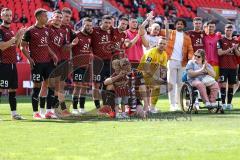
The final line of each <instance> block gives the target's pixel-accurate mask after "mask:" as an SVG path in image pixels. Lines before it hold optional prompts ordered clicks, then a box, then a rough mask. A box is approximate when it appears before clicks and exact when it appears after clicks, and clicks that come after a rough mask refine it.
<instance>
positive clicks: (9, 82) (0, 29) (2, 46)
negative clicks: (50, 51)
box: [0, 8, 25, 120]
mask: <svg viewBox="0 0 240 160" xmlns="http://www.w3.org/2000/svg"><path fill="white" fill-rule="evenodd" d="M1 19H2V20H3V22H2V24H1V25H0V95H1V94H2V91H3V89H8V96H9V105H10V108H11V115H12V119H13V120H23V119H24V118H23V117H22V116H21V115H19V114H18V113H17V100H16V89H17V88H18V74H17V67H16V63H17V54H16V53H17V52H16V47H17V46H18V44H19V42H20V40H21V38H22V35H23V33H24V31H25V28H21V29H20V30H19V31H18V32H17V33H16V34H15V36H14V32H13V31H12V30H11V29H10V25H11V23H12V11H11V10H10V9H8V8H3V9H2V11H1ZM0 98H1V97H0Z"/></svg>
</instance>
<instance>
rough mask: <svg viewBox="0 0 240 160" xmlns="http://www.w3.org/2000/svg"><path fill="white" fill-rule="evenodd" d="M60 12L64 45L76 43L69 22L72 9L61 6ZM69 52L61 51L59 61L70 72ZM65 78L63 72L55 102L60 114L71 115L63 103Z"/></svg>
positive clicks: (66, 71) (67, 50)
mask: <svg viewBox="0 0 240 160" xmlns="http://www.w3.org/2000/svg"><path fill="white" fill-rule="evenodd" d="M62 14H63V19H62V25H61V29H64V30H65V31H66V32H67V35H66V45H71V43H74V44H76V43H75V42H77V39H75V40H74V31H73V27H72V26H71V24H70V22H71V17H72V11H71V9H70V8H63V9H62ZM73 40H74V41H73ZM68 48H69V47H68ZM70 53H71V52H70V50H69V49H66V50H64V52H62V55H61V62H60V63H61V64H63V65H62V68H64V70H65V73H69V72H70V68H69V65H68V60H69V59H70V58H72V56H71V54H70ZM66 78H67V74H65V76H64V77H62V78H61V79H60V88H59V92H58V93H59V94H58V96H55V103H59V104H60V107H61V110H62V111H63V112H62V114H63V115H64V116H69V115H71V113H70V112H69V111H68V110H67V106H66V103H65V95H64V86H65V80H66ZM58 101H59V102H58Z"/></svg>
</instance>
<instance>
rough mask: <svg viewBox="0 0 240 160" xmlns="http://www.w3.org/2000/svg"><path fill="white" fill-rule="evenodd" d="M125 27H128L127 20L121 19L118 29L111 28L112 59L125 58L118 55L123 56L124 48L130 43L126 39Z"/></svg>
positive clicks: (125, 18)
mask: <svg viewBox="0 0 240 160" xmlns="http://www.w3.org/2000/svg"><path fill="white" fill-rule="evenodd" d="M127 27H128V18H127V17H121V18H120V19H119V21H118V27H117V28H113V27H112V28H111V34H112V43H113V54H114V57H115V56H117V57H121V58H123V57H125V56H124V55H119V54H124V51H125V48H126V47H127V46H129V43H130V41H129V40H127V39H126V38H127V35H126V33H125V31H126V29H127ZM125 44H126V45H125Z"/></svg>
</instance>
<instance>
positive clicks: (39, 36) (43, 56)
mask: <svg viewBox="0 0 240 160" xmlns="http://www.w3.org/2000/svg"><path fill="white" fill-rule="evenodd" d="M23 41H25V42H28V45H29V52H30V56H31V58H32V59H33V60H34V61H35V63H46V62H50V60H51V57H50V54H49V49H48V47H49V46H48V43H49V42H50V41H49V30H48V28H46V27H43V28H39V27H37V26H31V27H29V28H28V29H27V31H26V32H25V34H24V35H23Z"/></svg>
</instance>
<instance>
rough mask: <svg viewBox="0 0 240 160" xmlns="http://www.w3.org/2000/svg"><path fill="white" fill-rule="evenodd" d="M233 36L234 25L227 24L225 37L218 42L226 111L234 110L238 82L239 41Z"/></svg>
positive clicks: (222, 91)
mask: <svg viewBox="0 0 240 160" xmlns="http://www.w3.org/2000/svg"><path fill="white" fill-rule="evenodd" d="M232 34H233V25H232V24H226V25H225V35H224V37H223V38H222V39H220V40H219V41H218V55H219V67H220V83H221V98H222V104H223V108H224V109H232V98H233V86H234V84H236V82H237V79H236V77H237V67H238V56H240V50H239V49H238V47H239V44H238V41H237V40H234V39H233V37H232ZM227 86H228V88H227ZM226 89H227V93H226ZM226 97H227V103H226Z"/></svg>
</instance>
